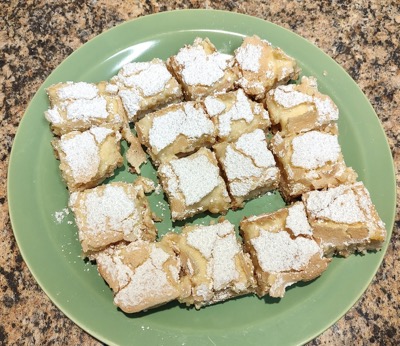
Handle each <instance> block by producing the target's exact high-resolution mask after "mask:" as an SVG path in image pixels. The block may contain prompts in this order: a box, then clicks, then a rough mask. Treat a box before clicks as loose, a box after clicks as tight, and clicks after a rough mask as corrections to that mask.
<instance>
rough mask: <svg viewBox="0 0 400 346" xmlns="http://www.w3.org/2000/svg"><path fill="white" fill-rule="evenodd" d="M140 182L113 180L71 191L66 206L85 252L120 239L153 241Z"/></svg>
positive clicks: (153, 233) (150, 217)
mask: <svg viewBox="0 0 400 346" xmlns="http://www.w3.org/2000/svg"><path fill="white" fill-rule="evenodd" d="M141 182H142V180H141V179H138V180H137V181H136V182H135V183H124V182H113V183H109V184H105V185H101V186H98V187H95V188H93V189H88V190H84V191H80V192H73V193H72V194H71V196H70V199H69V207H70V208H71V210H72V211H73V212H74V215H75V221H76V225H77V226H78V231H79V232H78V234H79V240H80V242H81V245H82V250H83V252H84V253H85V254H90V253H91V252H94V251H99V250H102V249H104V248H105V247H107V246H108V245H110V244H113V243H117V242H119V241H122V240H126V241H136V240H142V241H155V239H156V236H157V230H156V228H155V226H154V222H153V219H152V213H151V210H150V206H149V203H148V201H147V198H146V196H145V191H146V190H147V187H146V186H144V185H143V184H142V183H141Z"/></svg>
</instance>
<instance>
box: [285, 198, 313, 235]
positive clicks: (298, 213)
mask: <svg viewBox="0 0 400 346" xmlns="http://www.w3.org/2000/svg"><path fill="white" fill-rule="evenodd" d="M286 228H289V229H291V230H292V232H293V234H294V235H295V236H298V235H300V234H305V235H311V234H312V231H311V226H310V224H309V223H308V220H307V214H306V211H305V209H304V204H303V203H296V204H294V205H292V206H291V207H289V208H288V216H287V218H286Z"/></svg>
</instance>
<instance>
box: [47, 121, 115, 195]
mask: <svg viewBox="0 0 400 346" xmlns="http://www.w3.org/2000/svg"><path fill="white" fill-rule="evenodd" d="M120 139H121V135H120V133H119V132H116V131H113V130H111V129H109V128H106V127H93V128H91V129H90V130H88V131H84V132H80V131H72V132H69V133H67V134H65V135H62V136H61V137H60V138H56V139H54V140H53V141H52V145H53V148H54V151H55V155H56V157H57V158H58V159H59V160H60V166H59V167H60V170H61V175H62V177H63V179H64V181H65V183H66V184H67V186H68V190H69V191H70V192H73V191H81V190H85V189H88V188H91V187H95V186H97V185H98V184H100V183H101V182H102V181H103V180H104V179H106V178H108V177H110V176H112V175H113V174H114V170H115V169H116V168H117V167H120V166H121V165H122V163H123V158H122V156H121V154H120Z"/></svg>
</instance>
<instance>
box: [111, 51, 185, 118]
mask: <svg viewBox="0 0 400 346" xmlns="http://www.w3.org/2000/svg"><path fill="white" fill-rule="evenodd" d="M110 83H113V84H114V88H116V89H117V90H118V95H119V96H120V97H121V100H122V103H123V105H124V107H125V110H126V113H127V115H128V119H129V121H136V120H138V119H140V118H141V117H142V116H143V115H144V114H145V113H147V112H150V111H154V110H156V109H158V108H162V107H164V106H166V105H167V104H169V103H175V102H180V101H181V100H182V90H181V87H180V85H179V84H178V82H177V80H176V79H175V78H174V77H173V76H172V74H171V73H170V72H169V71H168V69H167V67H166V66H165V63H164V62H163V61H162V60H160V59H153V60H152V61H149V62H132V63H128V64H126V65H124V66H123V67H122V68H121V70H120V71H119V72H118V74H117V75H116V76H114V77H113V78H111V81H110Z"/></svg>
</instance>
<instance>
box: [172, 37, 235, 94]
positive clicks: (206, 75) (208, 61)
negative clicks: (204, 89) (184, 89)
mask: <svg viewBox="0 0 400 346" xmlns="http://www.w3.org/2000/svg"><path fill="white" fill-rule="evenodd" d="M175 59H176V61H177V62H178V64H180V65H181V66H182V71H181V73H182V77H183V80H184V82H185V83H186V84H187V85H205V86H212V85H213V84H214V83H215V82H217V81H218V80H219V79H221V78H222V77H223V76H224V73H225V70H226V69H227V68H228V66H229V64H228V62H229V60H231V59H232V57H231V56H229V55H227V54H221V53H219V52H213V53H212V54H206V52H205V50H204V48H203V47H202V46H200V45H199V46H192V47H185V48H182V49H181V50H180V51H179V52H178V54H177V55H176V56H175Z"/></svg>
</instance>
